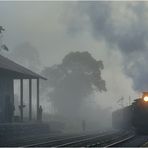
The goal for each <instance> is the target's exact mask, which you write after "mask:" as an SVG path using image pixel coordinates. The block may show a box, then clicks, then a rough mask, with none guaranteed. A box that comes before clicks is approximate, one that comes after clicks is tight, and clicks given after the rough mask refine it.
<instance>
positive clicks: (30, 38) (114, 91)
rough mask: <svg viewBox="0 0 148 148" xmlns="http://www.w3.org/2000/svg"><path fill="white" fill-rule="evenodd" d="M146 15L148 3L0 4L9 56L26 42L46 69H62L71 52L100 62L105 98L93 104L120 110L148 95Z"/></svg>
mask: <svg viewBox="0 0 148 148" xmlns="http://www.w3.org/2000/svg"><path fill="white" fill-rule="evenodd" d="M147 12H148V3H147V2H99V1H98V2H78V1H75V2H70V1H69V2H68V1H67V2H52V1H44V2H41V1H40V2H29V1H28V2H27V1H26V2H19V1H18V2H17V1H16V2H0V20H1V24H0V25H2V26H3V27H4V28H5V29H6V31H5V32H4V38H3V39H4V42H5V44H7V46H8V47H9V49H10V53H6V54H12V55H13V56H14V57H15V58H16V59H17V57H16V56H15V54H13V52H14V51H15V49H16V48H17V49H18V47H19V46H20V45H22V44H23V43H26V42H27V43H29V44H30V45H31V46H32V47H33V48H35V49H36V50H37V52H38V53H39V59H40V62H41V67H42V68H43V67H48V66H52V65H54V64H60V63H61V61H62V59H63V58H64V56H65V55H66V54H68V53H69V52H71V51H88V52H90V53H91V54H92V56H93V57H94V58H95V59H97V60H102V61H103V64H104V70H103V71H102V77H103V79H104V80H105V81H106V87H107V92H103V93H97V94H96V95H95V96H96V97H95V101H96V102H97V103H98V104H101V105H103V106H105V107H109V106H111V107H113V108H114V107H116V108H117V107H118V108H119V107H120V106H119V105H118V104H117V100H119V99H120V98H121V97H124V98H125V102H124V104H125V105H127V104H128V100H129V96H130V97H131V98H132V100H134V99H136V98H137V97H139V96H140V94H141V92H142V91H146V90H148V78H147V75H148V70H147V69H146V67H147V64H148V61H147V55H148V50H147V39H148V29H147V25H148V21H147V20H148V19H147V18H148V15H147V14H148V13H147ZM17 51H18V50H17ZM28 54H29V51H28ZM15 58H14V59H15ZM22 64H24V65H25V63H23V60H22Z"/></svg>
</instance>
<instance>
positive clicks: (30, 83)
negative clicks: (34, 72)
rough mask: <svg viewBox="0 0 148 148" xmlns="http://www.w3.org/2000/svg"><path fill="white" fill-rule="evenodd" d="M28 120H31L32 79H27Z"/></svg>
mask: <svg viewBox="0 0 148 148" xmlns="http://www.w3.org/2000/svg"><path fill="white" fill-rule="evenodd" d="M29 120H30V121H31V120H32V80H31V79H29Z"/></svg>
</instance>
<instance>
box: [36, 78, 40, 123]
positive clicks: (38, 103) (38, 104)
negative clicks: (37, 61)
mask: <svg viewBox="0 0 148 148" xmlns="http://www.w3.org/2000/svg"><path fill="white" fill-rule="evenodd" d="M39 101H40V99H39V78H38V79H37V121H39V106H40V102H39Z"/></svg>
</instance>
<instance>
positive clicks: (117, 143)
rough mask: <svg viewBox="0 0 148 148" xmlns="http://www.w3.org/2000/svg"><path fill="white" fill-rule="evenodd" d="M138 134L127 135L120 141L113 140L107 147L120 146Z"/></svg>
mask: <svg viewBox="0 0 148 148" xmlns="http://www.w3.org/2000/svg"><path fill="white" fill-rule="evenodd" d="M135 136H136V135H131V136H129V137H126V138H124V139H121V140H119V141H116V142H113V143H111V144H108V145H106V146H105V147H118V146H121V145H123V144H124V143H125V142H127V141H130V140H132V139H133V138H135Z"/></svg>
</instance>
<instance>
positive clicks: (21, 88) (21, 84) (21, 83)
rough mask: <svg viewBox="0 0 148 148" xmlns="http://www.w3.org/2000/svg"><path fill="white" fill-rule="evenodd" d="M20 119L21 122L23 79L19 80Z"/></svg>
mask: <svg viewBox="0 0 148 148" xmlns="http://www.w3.org/2000/svg"><path fill="white" fill-rule="evenodd" d="M19 108H20V117H21V121H23V79H20V106H19Z"/></svg>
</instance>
